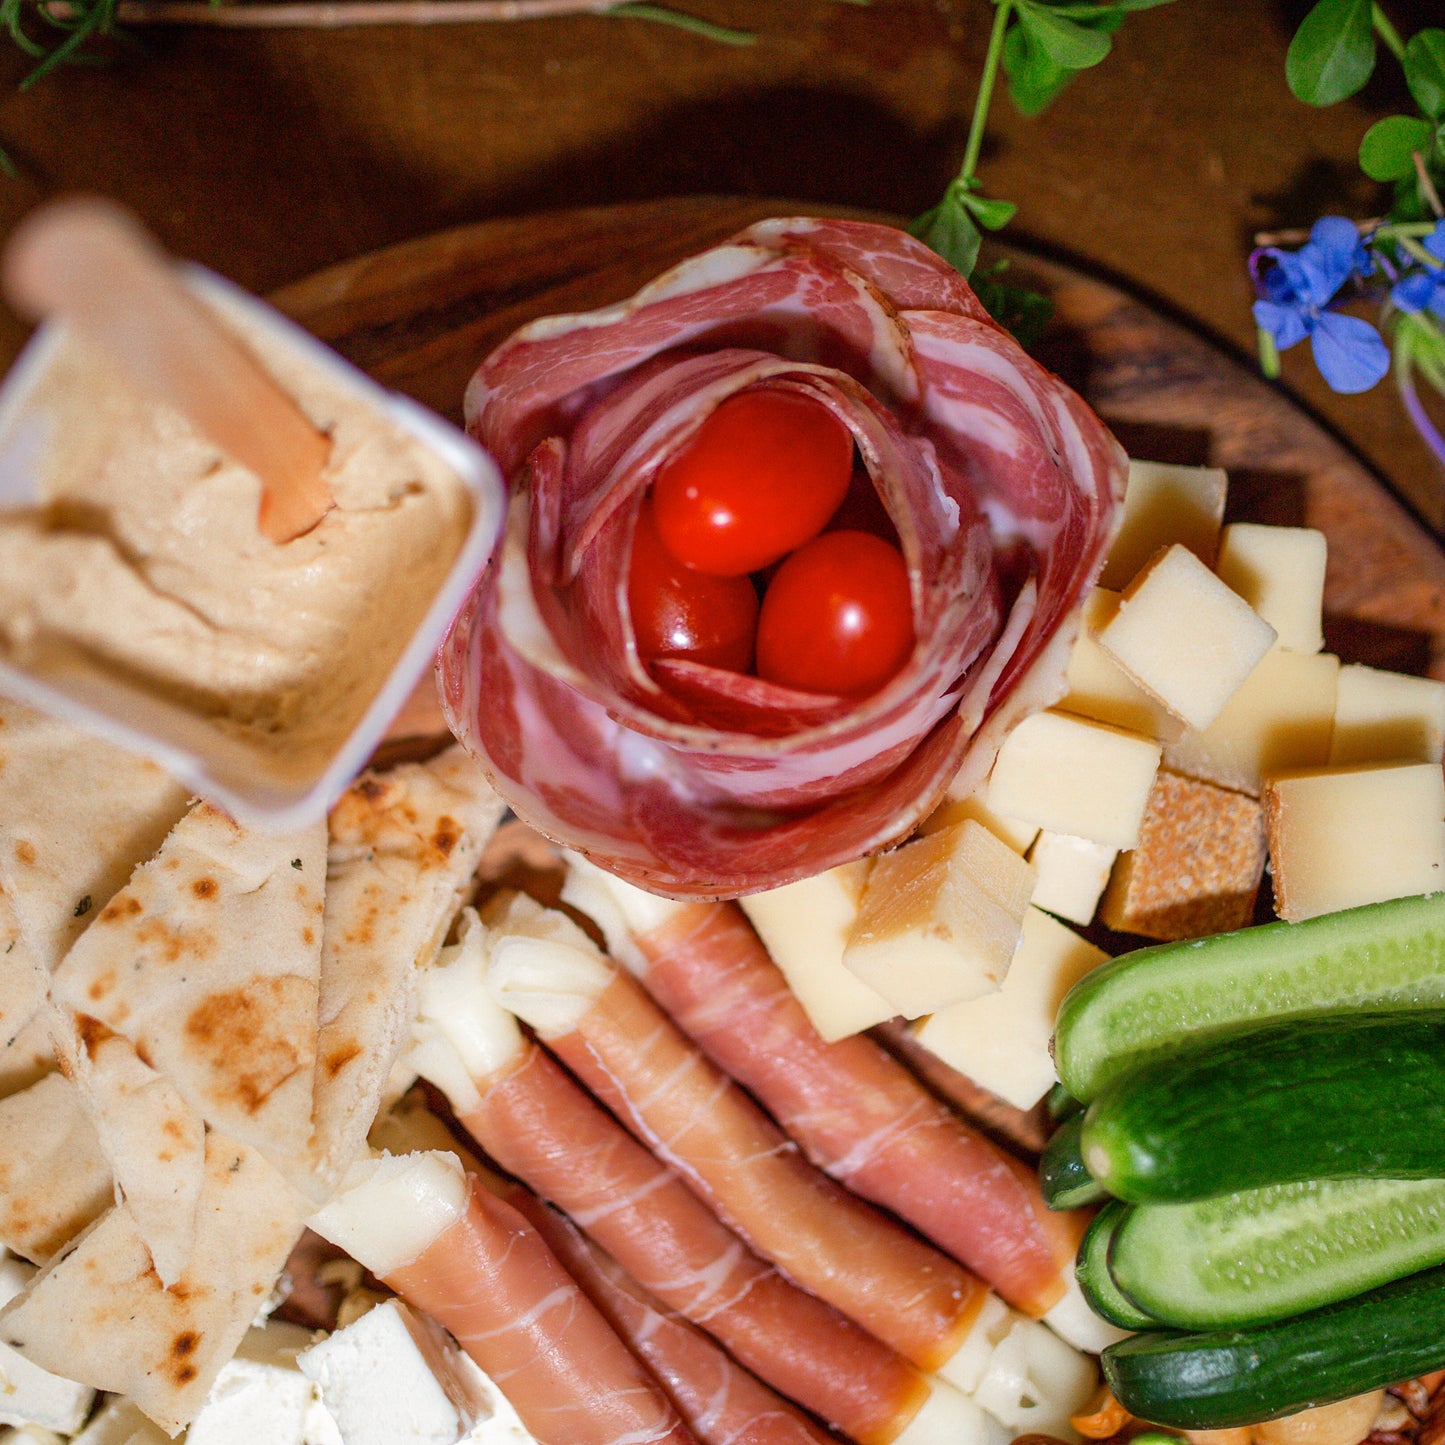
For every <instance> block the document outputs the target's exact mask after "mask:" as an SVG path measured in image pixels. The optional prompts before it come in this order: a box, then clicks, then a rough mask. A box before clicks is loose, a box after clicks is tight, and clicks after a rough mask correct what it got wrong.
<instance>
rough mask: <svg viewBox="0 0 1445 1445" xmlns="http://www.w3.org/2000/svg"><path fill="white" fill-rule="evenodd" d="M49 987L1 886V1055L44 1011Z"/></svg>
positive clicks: (38, 961)
mask: <svg viewBox="0 0 1445 1445" xmlns="http://www.w3.org/2000/svg"><path fill="white" fill-rule="evenodd" d="M45 988H46V978H45V970H44V969H43V968H41V966H40V960H39V959H38V958H36V956H35V952H34V950H33V949H32V948H31V947H30V945H29V944H27V943H26V942H25V940H24V939H23V938H22V937H21V936H20V920H19V919H18V918H17V917H16V916H15V909H14V908H13V907H12V906H11V903H10V897H9V895H8V894H7V893H6V892H5V890H4V889H3V888H0V1054H3V1052H4V1051H5V1050H6V1049H7V1048H8V1047H9V1046H10V1045H11V1044H13V1043H14V1041H15V1040H16V1038H18V1037H19V1035H20V1033H21V1032H22V1031H23V1030H24V1028H25V1026H26V1025H27V1024H28V1023H30V1021H31V1020H32V1019H33V1018H34V1017H35V1016H36V1014H37V1013H39V1012H40V1005H41V1004H43V1003H44V1002H45Z"/></svg>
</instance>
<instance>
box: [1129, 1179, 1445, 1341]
mask: <svg viewBox="0 0 1445 1445" xmlns="http://www.w3.org/2000/svg"><path fill="white" fill-rule="evenodd" d="M1437 1264H1445V1180H1440V1179H1334V1180H1306V1181H1303V1182H1300V1183H1295V1184H1276V1185H1270V1186H1269V1187H1267V1188H1264V1189H1250V1190H1245V1191H1243V1192H1242V1193H1238V1194H1225V1195H1222V1196H1220V1197H1219V1198H1217V1199H1206V1200H1203V1201H1201V1202H1199V1203H1197V1204H1141V1205H1138V1206H1136V1207H1135V1208H1133V1209H1130V1210H1129V1211H1128V1213H1127V1214H1125V1215H1124V1216H1123V1217H1122V1219H1121V1221H1120V1223H1119V1227H1118V1228H1117V1229H1116V1230H1115V1231H1114V1233H1113V1238H1112V1240H1111V1242H1110V1246H1109V1253H1108V1266H1109V1274H1110V1276H1111V1279H1112V1281H1113V1283H1114V1284H1115V1286H1116V1287H1117V1288H1118V1289H1119V1290H1121V1291H1122V1292H1123V1293H1124V1294H1126V1295H1127V1296H1128V1297H1129V1299H1130V1300H1132V1301H1135V1302H1137V1304H1138V1306H1139V1307H1140V1308H1141V1309H1142V1310H1144V1311H1146V1312H1147V1313H1148V1314H1150V1315H1153V1316H1154V1317H1155V1318H1156V1319H1157V1320H1159V1321H1162V1322H1163V1323H1164V1324H1167V1325H1179V1326H1183V1327H1185V1328H1187V1329H1217V1328H1220V1327H1222V1326H1229V1325H1253V1324H1265V1323H1267V1322H1268V1321H1270V1320H1276V1319H1282V1318H1285V1317H1286V1316H1289V1315H1297V1314H1303V1313H1305V1311H1307V1310H1312V1309H1318V1308H1319V1307H1320V1306H1321V1305H1326V1304H1331V1303H1333V1302H1334V1301H1335V1300H1341V1299H1348V1298H1349V1297H1350V1296H1351V1295H1357V1294H1362V1293H1363V1292H1364V1291H1365V1290H1368V1289H1372V1288H1374V1287H1376V1286H1378V1285H1382V1284H1387V1283H1389V1282H1390V1281H1391V1280H1396V1279H1401V1278H1403V1277H1404V1276H1405V1275H1407V1274H1414V1273H1415V1272H1416V1271H1417V1270H1421V1269H1425V1268H1427V1267H1429V1266H1431V1265H1437Z"/></svg>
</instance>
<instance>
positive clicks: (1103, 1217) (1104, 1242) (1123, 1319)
mask: <svg viewBox="0 0 1445 1445" xmlns="http://www.w3.org/2000/svg"><path fill="white" fill-rule="evenodd" d="M1129 1212H1130V1211H1129V1206H1128V1205H1127V1204H1121V1203H1119V1201H1118V1200H1117V1199H1116V1200H1114V1201H1113V1203H1111V1204H1106V1205H1105V1206H1104V1207H1103V1208H1102V1209H1101V1210H1100V1211H1099V1212H1098V1213H1097V1214H1096V1215H1095V1216H1094V1218H1093V1221H1092V1223H1090V1225H1089V1227H1088V1228H1087V1229H1086V1230H1085V1231H1084V1237H1083V1239H1082V1240H1080V1241H1079V1253H1078V1256H1077V1257H1076V1259H1075V1261H1074V1276H1075V1278H1076V1279H1077V1280H1078V1281H1079V1289H1080V1290H1081V1291H1083V1295H1084V1298H1085V1299H1086V1300H1087V1301H1088V1303H1089V1308H1090V1309H1091V1310H1093V1311H1094V1313H1095V1314H1096V1315H1100V1316H1102V1317H1103V1318H1104V1319H1106V1320H1108V1321H1109V1323H1110V1324H1111V1325H1118V1326H1119V1328H1120V1329H1123V1330H1148V1329H1155V1328H1157V1327H1158V1325H1159V1321H1158V1320H1156V1319H1155V1318H1154V1317H1153V1316H1152V1315H1149V1314H1146V1313H1145V1312H1144V1311H1143V1310H1141V1309H1140V1308H1139V1306H1138V1305H1136V1304H1135V1303H1134V1301H1133V1300H1131V1299H1130V1298H1129V1297H1128V1296H1127V1295H1126V1294H1124V1292H1123V1291H1122V1290H1121V1289H1120V1288H1119V1286H1118V1285H1117V1284H1116V1283H1115V1282H1114V1276H1113V1275H1112V1273H1111V1272H1110V1270H1109V1246H1110V1243H1111V1242H1112V1240H1113V1238H1114V1232H1115V1230H1117V1229H1118V1228H1119V1226H1120V1225H1121V1224H1122V1223H1123V1222H1124V1220H1125V1219H1126V1218H1127V1217H1128V1215H1129Z"/></svg>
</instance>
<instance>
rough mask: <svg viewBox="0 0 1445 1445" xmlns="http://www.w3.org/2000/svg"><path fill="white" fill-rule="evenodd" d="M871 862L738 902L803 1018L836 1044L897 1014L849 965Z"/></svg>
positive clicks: (856, 864)
mask: <svg viewBox="0 0 1445 1445" xmlns="http://www.w3.org/2000/svg"><path fill="white" fill-rule="evenodd" d="M871 866H872V860H871V859H867V858H860V859H859V860H858V861H857V862H856V863H845V864H843V866H842V867H840V868H830V869H829V870H828V871H827V872H826V873H819V874H817V875H816V876H815V877H812V878H803V879H801V880H800V881H799V882H797V883H789V884H788V885H787V886H786V887H784V888H773V889H770V890H769V891H768V892H766V893H754V894H752V895H751V896H750V897H748V898H740V899H739V900H738V902H739V903H741V904H742V908H743V912H744V913H746V914H747V916H748V921H749V922H750V923H751V924H752V925H753V927H754V928H755V929H756V930H757V933H758V937H759V938H761V939H762V940H763V943H764V945H765V946H766V948H767V950H768V952H769V953H770V954H771V955H772V959H773V962H774V963H776V964H777V965H778V968H779V969H780V970H781V972H782V975H783V977H784V978H786V979H787V981H788V987H789V988H791V989H792V991H793V993H794V994H795V995H796V997H797V1000H798V1002H799V1003H800V1004H802V1006H803V1012H804V1013H806V1014H807V1015H808V1018H809V1020H810V1021H811V1022H812V1025H813V1027H814V1028H815V1029H817V1031H818V1032H819V1033H820V1034H821V1035H822V1036H823V1037H824V1038H825V1039H827V1040H828V1042H829V1043H832V1042H833V1041H834V1040H835V1039H841V1038H846V1037H847V1036H848V1035H849V1034H856V1033H861V1032H862V1031H863V1030H864V1029H868V1028H872V1027H873V1025H874V1024H878V1023H882V1022H883V1020H884V1019H891V1018H892V1017H893V1015H894V1013H895V1012H897V1010H895V1009H894V1007H893V1005H892V1004H891V1003H889V1002H888V1000H887V999H886V998H884V997H883V996H882V995H881V994H879V993H877V992H875V991H874V990H873V989H871V988H869V987H868V985H867V984H865V983H864V982H863V981H862V979H860V978H857V977H856V976H855V975H854V974H852V973H850V972H849V971H848V970H847V969H846V968H844V967H843V949H844V948H845V947H846V946H847V942H848V935H849V934H850V933H851V932H852V931H853V924H854V922H855V921H856V920H857V917H858V907H859V904H860V903H861V902H862V900H863V887H864V885H865V883H866V882H867V881H868V870H869V868H870V867H871Z"/></svg>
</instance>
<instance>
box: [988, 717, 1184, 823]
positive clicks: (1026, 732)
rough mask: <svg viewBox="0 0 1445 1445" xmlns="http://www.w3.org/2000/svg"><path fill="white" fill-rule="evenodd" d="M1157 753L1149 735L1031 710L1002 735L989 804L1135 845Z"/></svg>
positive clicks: (1036, 820) (1013, 813)
mask: <svg viewBox="0 0 1445 1445" xmlns="http://www.w3.org/2000/svg"><path fill="white" fill-rule="evenodd" d="M1159 756H1160V746H1159V744H1158V743H1157V742H1155V741H1154V740H1153V739H1152V738H1145V737H1141V736H1139V735H1138V734H1137V733H1129V732H1125V731H1123V730H1122V729H1121V728H1114V727H1109V726H1107V725H1106V724H1104V723H1096V722H1090V721H1089V720H1088V719H1086V718H1080V717H1073V716H1071V715H1070V714H1068V713H1061V712H1052V711H1050V712H1038V713H1034V714H1033V716H1032V717H1027V718H1025V719H1024V720H1023V721H1022V722H1021V723H1019V724H1018V726H1017V727H1015V728H1014V729H1013V731H1012V732H1010V733H1009V735H1008V737H1006V738H1005V739H1004V743H1003V746H1002V747H1001V748H1000V749H999V752H998V757H997V758H996V759H995V761H994V765H993V772H992V774H991V775H990V777H989V783H988V797H987V801H988V805H989V807H990V808H993V809H995V810H996V811H997V812H1000V813H1007V814H1009V815H1010V816H1011V817H1015V818H1025V819H1027V820H1028V821H1029V822H1031V823H1037V824H1038V825H1039V827H1041V828H1046V829H1048V830H1049V832H1051V833H1068V834H1070V835H1072V836H1073V837H1075V838H1088V839H1089V840H1090V841H1092V842H1095V843H1103V844H1106V845H1108V846H1109V847H1112V848H1132V847H1133V846H1134V844H1135V843H1136V842H1138V840H1139V823H1140V820H1141V819H1142V818H1143V816H1144V808H1145V805H1146V804H1147V803H1148V801H1149V788H1150V785H1151V784H1152V783H1153V781H1154V774H1155V772H1156V771H1157V770H1158V767H1159Z"/></svg>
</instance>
